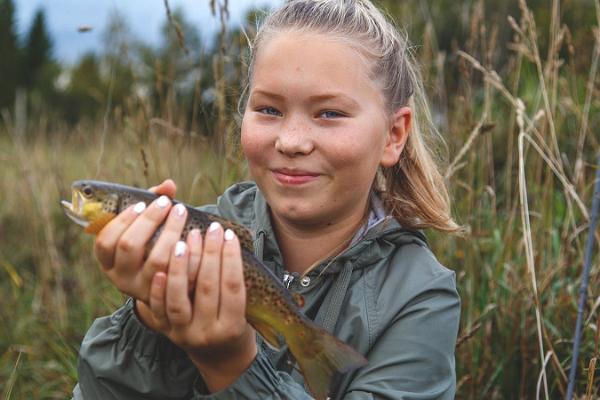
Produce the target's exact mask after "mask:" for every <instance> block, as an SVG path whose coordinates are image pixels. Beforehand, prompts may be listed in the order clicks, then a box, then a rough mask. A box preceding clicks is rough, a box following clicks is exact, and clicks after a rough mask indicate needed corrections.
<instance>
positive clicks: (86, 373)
mask: <svg viewBox="0 0 600 400" xmlns="http://www.w3.org/2000/svg"><path fill="white" fill-rule="evenodd" d="M77 372H78V374H79V384H78V385H77V386H76V387H75V389H74V391H73V396H74V397H73V398H74V399H80V398H83V399H85V400H95V399H98V400H111V399H119V400H127V399H148V400H150V399H189V398H191V396H192V387H193V382H194V379H195V378H196V376H197V375H198V372H197V370H196V369H195V367H194V365H193V364H192V363H191V361H190V360H189V359H188V358H187V356H186V355H185V353H184V352H183V351H182V350H180V349H179V348H178V347H177V346H175V345H174V344H173V343H171V342H170V341H169V340H168V339H167V338H166V337H164V336H162V335H160V334H157V333H155V332H153V331H151V330H150V329H148V328H146V327H145V326H144V325H143V324H142V323H141V322H140V321H139V320H138V318H137V316H136V315H135V312H134V310H133V300H131V299H130V300H128V301H127V302H126V304H125V305H124V306H123V307H121V308H120V309H118V310H117V311H116V312H115V313H114V314H112V315H110V316H108V317H102V318H98V319H97V320H96V321H94V323H93V325H92V327H91V328H90V329H89V331H88V332H87V334H86V335H85V338H84V339H83V342H82V344H81V348H80V351H79V360H78V365H77Z"/></svg>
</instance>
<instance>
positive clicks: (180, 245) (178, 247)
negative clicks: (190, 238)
mask: <svg viewBox="0 0 600 400" xmlns="http://www.w3.org/2000/svg"><path fill="white" fill-rule="evenodd" d="M186 248H187V245H186V244H185V242H182V241H181V240H180V241H179V242H177V243H176V244H175V257H181V256H182V255H184V254H185V250H186Z"/></svg>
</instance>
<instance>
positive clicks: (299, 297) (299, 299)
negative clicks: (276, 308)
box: [292, 293, 304, 308]
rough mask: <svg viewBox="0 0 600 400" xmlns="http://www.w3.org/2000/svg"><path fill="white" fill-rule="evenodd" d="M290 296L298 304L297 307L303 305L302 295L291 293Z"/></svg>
mask: <svg viewBox="0 0 600 400" xmlns="http://www.w3.org/2000/svg"><path fill="white" fill-rule="evenodd" d="M292 298H293V299H294V301H295V302H296V304H297V305H298V307H300V308H302V307H304V297H303V296H302V295H301V294H300V293H292Z"/></svg>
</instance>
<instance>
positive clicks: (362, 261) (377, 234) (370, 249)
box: [251, 187, 427, 276]
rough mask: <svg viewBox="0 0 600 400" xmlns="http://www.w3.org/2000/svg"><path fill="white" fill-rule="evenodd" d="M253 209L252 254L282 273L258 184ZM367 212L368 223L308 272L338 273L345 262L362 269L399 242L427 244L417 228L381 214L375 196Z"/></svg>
mask: <svg viewBox="0 0 600 400" xmlns="http://www.w3.org/2000/svg"><path fill="white" fill-rule="evenodd" d="M253 211H254V215H253V218H252V222H251V230H252V232H253V234H254V247H255V253H256V255H257V257H259V259H262V260H264V261H265V262H266V263H267V264H272V265H271V266H273V267H275V269H276V271H274V272H276V273H278V274H282V273H283V272H284V271H283V270H284V267H282V265H283V257H282V255H281V251H280V249H279V245H278V244H277V241H276V238H275V233H274V230H273V227H272V225H271V218H270V212H269V206H268V204H267V202H266V200H265V198H264V196H263V195H262V193H261V192H260V190H259V189H258V187H256V192H255V196H254V204H253ZM370 214H371V216H370V217H369V220H368V222H367V223H366V224H365V226H363V227H362V228H361V229H359V231H358V232H357V235H356V236H355V237H354V239H353V240H352V242H351V244H350V245H349V246H348V248H346V249H345V250H344V251H342V252H341V253H340V254H338V255H336V256H334V257H330V258H328V259H325V260H323V261H322V262H321V263H320V264H319V265H318V266H317V267H316V268H314V269H312V270H311V271H310V272H309V273H308V275H309V276H315V275H321V274H332V273H338V272H339V270H340V269H341V268H342V267H343V266H344V265H347V264H348V263H350V264H351V265H352V268H353V269H354V270H356V269H360V268H364V267H366V266H368V265H371V264H373V263H376V262H377V261H379V260H381V259H382V258H385V257H387V256H388V255H389V254H390V253H391V252H392V251H394V250H395V248H396V247H398V246H400V245H403V244H408V243H416V244H419V245H422V246H427V240H426V238H425V235H424V234H423V233H422V232H421V231H418V230H411V229H407V228H404V227H402V225H400V223H399V222H398V221H397V220H396V219H395V218H393V217H391V216H389V215H385V213H384V211H383V205H382V204H381V201H380V200H379V198H378V197H377V196H375V195H373V196H372V197H371V211H370Z"/></svg>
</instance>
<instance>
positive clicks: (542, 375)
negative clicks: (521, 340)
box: [535, 351, 552, 399]
mask: <svg viewBox="0 0 600 400" xmlns="http://www.w3.org/2000/svg"><path fill="white" fill-rule="evenodd" d="M550 358H552V352H551V351H549V352H548V354H546V357H544V363H543V364H542V369H541V371H540V375H539V376H538V381H537V385H536V386H535V398H536V399H539V398H540V386H541V384H542V380H543V381H544V384H546V365H547V364H548V361H550ZM545 390H546V399H547V398H548V392H547V391H548V389H547V388H545Z"/></svg>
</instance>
